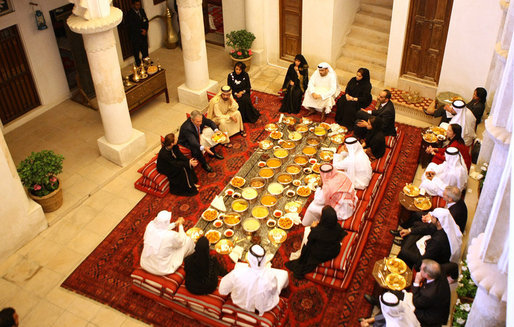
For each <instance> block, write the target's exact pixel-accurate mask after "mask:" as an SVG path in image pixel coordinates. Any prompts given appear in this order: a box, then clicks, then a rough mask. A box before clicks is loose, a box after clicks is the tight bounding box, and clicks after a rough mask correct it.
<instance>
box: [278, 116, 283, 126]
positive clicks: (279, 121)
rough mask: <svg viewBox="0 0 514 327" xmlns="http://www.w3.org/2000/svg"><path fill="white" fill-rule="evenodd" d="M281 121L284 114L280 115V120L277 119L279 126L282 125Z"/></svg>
mask: <svg viewBox="0 0 514 327" xmlns="http://www.w3.org/2000/svg"><path fill="white" fill-rule="evenodd" d="M282 119H284V114H280V118H279V119H278V123H279V124H282Z"/></svg>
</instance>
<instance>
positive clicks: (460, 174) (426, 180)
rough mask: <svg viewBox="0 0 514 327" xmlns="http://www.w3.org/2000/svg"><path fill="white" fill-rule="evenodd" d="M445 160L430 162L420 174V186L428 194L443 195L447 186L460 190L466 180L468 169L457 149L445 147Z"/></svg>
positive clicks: (464, 185) (462, 188)
mask: <svg viewBox="0 0 514 327" xmlns="http://www.w3.org/2000/svg"><path fill="white" fill-rule="evenodd" d="M444 155H445V158H446V159H445V161H444V162H443V163H441V164H439V165H438V164H435V163H433V162H431V163H430V164H429V165H428V166H427V168H426V169H425V173H424V174H423V175H422V176H421V184H420V185H419V187H420V188H422V189H425V190H426V191H427V193H428V194H429V195H432V196H435V195H437V196H441V197H442V196H443V192H444V189H445V188H446V187H447V186H455V187H457V188H458V189H459V190H460V191H461V192H462V191H463V190H464V188H465V187H466V183H467V181H468V169H467V168H466V164H465V163H464V159H462V156H461V155H460V153H459V149H457V148H454V147H449V148H447V149H446V153H445V154H444Z"/></svg>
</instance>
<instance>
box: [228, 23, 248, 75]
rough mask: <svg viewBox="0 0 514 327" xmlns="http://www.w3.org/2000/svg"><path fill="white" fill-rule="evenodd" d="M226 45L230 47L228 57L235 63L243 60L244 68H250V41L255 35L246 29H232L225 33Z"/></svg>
mask: <svg viewBox="0 0 514 327" xmlns="http://www.w3.org/2000/svg"><path fill="white" fill-rule="evenodd" d="M226 38H227V45H228V46H229V47H231V48H232V50H230V57H231V58H232V61H233V63H234V64H235V63H236V62H238V61H241V62H244V63H245V65H246V70H249V69H250V64H251V61H250V60H251V59H252V50H251V49H250V48H251V47H252V43H253V41H254V40H255V35H254V34H253V33H252V32H248V31H247V30H239V31H232V32H230V33H228V34H227V35H226Z"/></svg>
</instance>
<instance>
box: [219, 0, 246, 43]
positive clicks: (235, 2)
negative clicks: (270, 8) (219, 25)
mask: <svg viewBox="0 0 514 327" xmlns="http://www.w3.org/2000/svg"><path fill="white" fill-rule="evenodd" d="M221 5H222V11H223V28H224V32H225V34H227V33H230V32H231V31H237V30H240V29H244V28H245V27H246V23H245V2H244V0H223V1H222V3H221ZM225 49H226V51H227V52H228V51H230V50H231V49H230V48H229V47H225Z"/></svg>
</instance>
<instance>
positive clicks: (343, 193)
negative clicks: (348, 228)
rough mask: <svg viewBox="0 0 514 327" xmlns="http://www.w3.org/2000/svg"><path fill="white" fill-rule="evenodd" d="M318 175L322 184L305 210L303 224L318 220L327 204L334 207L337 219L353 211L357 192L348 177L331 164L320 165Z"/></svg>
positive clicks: (351, 213)
mask: <svg viewBox="0 0 514 327" xmlns="http://www.w3.org/2000/svg"><path fill="white" fill-rule="evenodd" d="M320 175H321V183H322V186H321V188H320V187H318V188H317V189H316V192H315V193H314V200H312V202H311V204H310V205H309V207H308V208H307V210H306V211H305V215H304V216H303V219H302V224H303V225H304V226H311V225H312V223H313V222H315V221H319V219H320V217H321V210H322V209H323V207H324V206H327V205H328V206H331V207H332V208H334V210H335V211H336V213H337V219H338V220H345V219H347V218H349V217H350V216H351V215H353V212H354V211H355V206H356V204H357V193H356V192H355V188H354V187H353V183H352V181H351V180H350V178H349V177H348V176H347V175H346V174H345V173H344V172H342V171H338V170H337V169H334V167H333V166H332V165H331V164H323V165H321V167H320Z"/></svg>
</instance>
